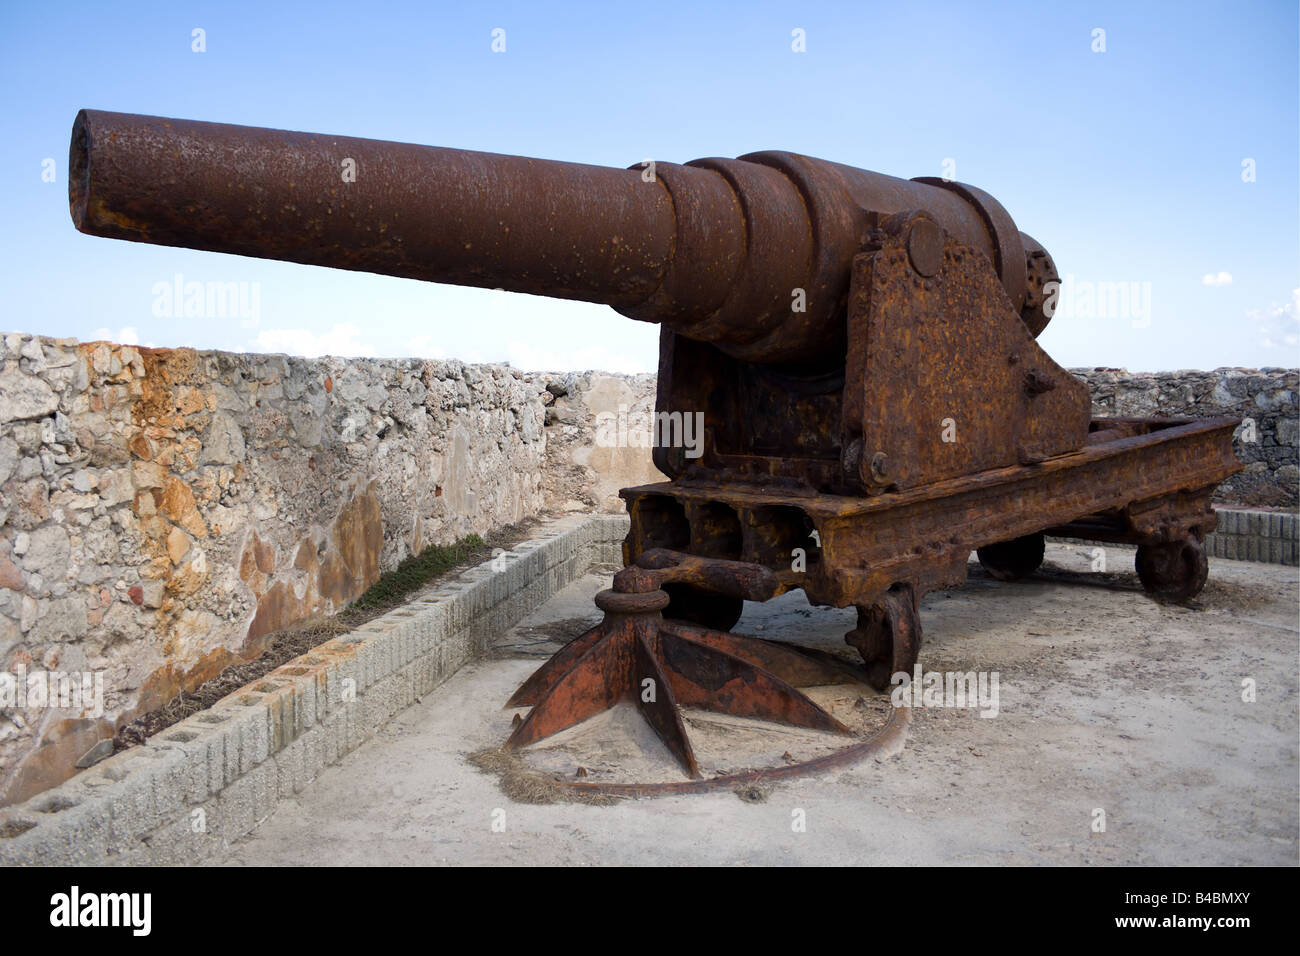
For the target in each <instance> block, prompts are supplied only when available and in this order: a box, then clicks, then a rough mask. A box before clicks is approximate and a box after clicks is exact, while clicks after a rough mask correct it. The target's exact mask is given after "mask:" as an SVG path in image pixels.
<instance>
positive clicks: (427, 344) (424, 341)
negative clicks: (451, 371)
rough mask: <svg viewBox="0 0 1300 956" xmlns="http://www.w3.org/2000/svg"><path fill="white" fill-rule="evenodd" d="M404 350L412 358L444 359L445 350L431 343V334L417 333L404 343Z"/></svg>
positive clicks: (445, 355)
mask: <svg viewBox="0 0 1300 956" xmlns="http://www.w3.org/2000/svg"><path fill="white" fill-rule="evenodd" d="M406 351H407V354H409V355H410V356H411V357H412V358H422V359H445V358H446V357H447V352H446V350H445V349H440V348H438V347H437V346H435V345H434V344H433V336H432V335H417V336H415V338H413V339H410V340H408V341H407V343H406Z"/></svg>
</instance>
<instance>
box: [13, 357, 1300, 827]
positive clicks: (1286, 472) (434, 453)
mask: <svg viewBox="0 0 1300 956" xmlns="http://www.w3.org/2000/svg"><path fill="white" fill-rule="evenodd" d="M1073 371H1074V372H1075V374H1077V375H1079V376H1081V377H1082V378H1084V379H1085V380H1086V381H1087V382H1088V383H1089V385H1090V387H1091V389H1092V392H1093V401H1094V413H1095V414H1098V415H1127V416H1150V415H1163V416H1195V417H1204V416H1210V415H1235V416H1239V417H1244V418H1252V419H1253V420H1254V422H1255V425H1256V433H1255V435H1254V436H1252V437H1254V438H1255V439H1256V440H1255V441H1253V442H1251V441H1246V440H1242V439H1240V438H1239V440H1238V443H1237V449H1238V454H1239V455H1240V457H1241V458H1242V460H1243V461H1245V462H1247V463H1248V464H1247V470H1246V472H1245V473H1243V475H1241V476H1238V477H1237V478H1235V479H1233V481H1232V482H1230V483H1229V484H1227V485H1225V486H1224V488H1223V489H1222V494H1221V495H1220V497H1221V498H1222V499H1223V500H1225V501H1228V502H1233V503H1239V504H1248V505H1258V504H1269V505H1283V506H1289V507H1292V508H1294V507H1295V503H1296V484H1297V467H1296V465H1297V461H1296V454H1297V452H1296V442H1297V395H1298V394H1300V387H1298V384H1300V383H1298V382H1297V373H1296V371H1295V370H1276V369H1270V370H1264V371H1254V370H1242V369H1219V370H1217V371H1215V372H1172V373H1160V374H1130V373H1128V372H1124V371H1120V370H1114V369H1075V370H1073ZM654 388H655V382H654V376H653V375H638V376H623V375H612V374H607V373H601V372H584V373H566V374H547V373H521V372H518V371H516V370H513V369H510V368H508V367H504V366H469V365H465V364H463V363H460V362H454V361H453V362H432V361H422V360H413V359H412V360H404V359H385V360H368V359H337V358H325V359H293V358H286V357H285V356H282V355H237V354H230V353H222V352H195V351H192V350H188V349H146V348H136V347H132V346H123V345H112V344H108V343H102V342H93V343H77V342H76V341H75V340H70V339H58V340H56V339H47V338H34V337H31V336H26V335H22V334H11V335H7V336H3V337H2V338H0V667H2V668H3V670H4V671H8V672H9V673H14V672H16V671H17V670H19V669H25V670H26V671H28V672H34V671H46V672H48V671H64V672H80V673H87V672H102V673H103V674H104V675H105V679H104V690H105V697H106V699H105V701H104V704H105V707H104V711H103V713H102V715H88V714H86V713H84V712H83V711H82V710H80V709H78V708H74V707H22V706H18V707H3V706H2V705H0V805H3V804H6V803H12V802H16V801H19V800H22V799H25V798H26V797H28V796H30V795H32V794H34V793H37V792H40V791H41V790H44V789H46V788H48V787H49V786H52V785H54V784H56V783H58V782H60V781H62V780H64V779H66V778H67V777H68V776H70V775H71V774H72V773H73V772H74V765H75V762H76V761H77V759H78V758H80V757H81V756H82V755H83V754H85V753H86V752H87V751H89V750H90V749H91V748H92V747H93V746H94V745H95V744H96V743H97V742H98V741H101V740H104V739H107V738H109V737H111V736H112V734H113V733H114V731H115V729H116V728H117V727H118V726H120V725H121V724H122V723H125V722H127V721H129V720H131V719H132V718H134V717H135V716H137V715H138V714H141V713H145V712H148V711H149V710H152V709H154V708H155V707H157V706H159V705H160V704H162V703H165V702H166V701H167V700H168V699H169V698H170V697H172V696H173V695H174V694H175V693H176V692H177V691H178V690H180V689H183V688H192V687H194V686H197V684H199V683H202V682H203V681H204V680H206V679H208V678H209V677H212V676H215V675H216V674H217V673H219V672H220V671H221V670H222V669H223V668H224V667H226V666H227V665H228V664H230V663H234V662H236V661H238V660H241V659H245V658H247V657H251V656H254V655H256V654H257V653H259V652H260V650H261V648H262V646H263V645H264V643H265V639H266V637H267V635H268V634H270V633H272V632H273V631H274V630H276V629H278V628H281V627H283V626H285V625H286V624H289V623H292V622H293V621H295V620H298V619H301V618H303V617H307V616H311V615H314V614H321V613H330V612H332V611H335V610H337V609H339V608H341V607H342V606H344V605H346V604H347V603H348V602H349V601H351V600H352V599H354V598H355V597H357V596H358V595H359V594H360V593H361V592H362V591H364V590H365V588H366V587H368V586H369V584H370V583H372V582H373V581H374V580H375V578H376V577H378V575H379V574H380V572H381V571H383V570H386V569H389V568H391V567H393V566H395V565H396V564H397V563H398V562H399V561H400V560H401V559H402V558H404V557H406V556H407V555H409V554H412V553H417V552H419V551H420V550H422V549H423V548H425V547H427V546H428V545H430V544H434V543H446V542H449V541H452V540H455V539H456V538H459V537H461V536H463V535H465V534H467V533H469V532H471V531H474V532H479V533H483V532H486V531H488V530H491V529H493V528H496V527H500V526H502V525H505V524H509V523H513V522H516V521H519V520H521V519H523V518H526V517H530V516H534V515H538V514H540V513H544V512H564V511H571V512H579V511H597V512H607V513H620V512H622V510H623V504H622V501H621V500H620V499H619V497H618V489H619V488H621V487H624V486H627V485H636V484H644V483H648V482H652V481H659V480H663V476H662V475H660V474H659V473H658V471H657V470H656V469H655V468H654V466H653V464H652V463H651V461H650V450H649V448H648V447H645V446H644V445H642V444H638V443H637V442H636V440H635V438H633V440H632V441H630V442H627V441H621V440H620V441H614V442H611V441H608V440H602V439H601V438H600V437H599V436H600V432H601V427H602V423H603V424H604V426H605V429H606V435H607V436H608V434H610V433H615V434H618V435H631V436H636V435H637V434H639V433H640V434H644V431H643V430H641V429H639V428H638V423H639V422H640V423H644V420H645V416H647V415H648V414H649V413H650V412H652V411H653V408H654Z"/></svg>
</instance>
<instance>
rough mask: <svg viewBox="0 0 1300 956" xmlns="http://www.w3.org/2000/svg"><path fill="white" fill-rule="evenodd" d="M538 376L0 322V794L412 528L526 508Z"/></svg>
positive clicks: (495, 521) (334, 592) (359, 582)
mask: <svg viewBox="0 0 1300 956" xmlns="http://www.w3.org/2000/svg"><path fill="white" fill-rule="evenodd" d="M543 394H546V395H547V396H548V397H549V395H550V393H544V382H543V383H542V384H538V382H536V381H529V380H528V379H526V378H525V377H524V376H523V375H521V373H519V372H517V371H514V370H512V369H510V368H507V367H503V366H468V365H464V364H462V363H460V362H426V361H420V360H365V359H346V360H345V359H333V358H327V359H320V360H308V359H292V358H286V357H285V356H281V355H234V354H228V353H220V352H195V351H192V350H188V349H174V350H173V349H146V348H136V347H132V346H122V345H111V344H108V343H84V344H78V343H77V342H75V341H74V340H54V339H46V338H33V337H31V336H25V335H21V334H11V335H7V336H4V337H3V339H0V662H2V663H3V665H4V667H5V669H6V670H8V671H10V672H11V673H13V672H15V670H16V669H18V668H20V667H21V668H22V669H25V670H26V671H27V672H29V673H30V672H36V671H45V672H50V671H61V672H83V673H84V672H96V671H101V672H103V673H104V690H105V698H106V699H105V701H104V704H105V707H104V712H103V714H102V715H95V716H91V715H84V714H83V712H82V711H81V710H80V709H76V708H55V707H36V708H24V707H22V706H18V707H13V708H7V709H5V710H3V711H0V803H10V802H15V801H17V800H21V799H24V798H25V797H27V796H29V795H31V794H33V793H36V792H39V791H40V790H43V789H45V788H47V787H48V786H51V785H53V784H55V783H57V782H59V781H61V780H63V779H66V777H67V776H69V775H70V774H71V772H72V769H73V765H74V763H75V761H76V760H77V759H78V758H80V757H81V756H82V755H83V754H84V753H86V751H88V750H89V749H90V748H91V747H92V746H93V745H94V744H95V743H96V742H97V741H100V740H102V739H105V738H107V737H110V736H111V735H112V734H113V732H114V730H115V728H116V727H117V726H119V725H120V724H122V723H124V722H126V721H129V720H130V719H132V718H133V717H134V716H136V715H138V714H141V713H145V712H148V711H149V710H151V709H154V708H155V707H157V706H158V705H160V704H162V703H164V702H166V701H167V700H168V699H169V698H170V697H171V696H173V695H174V694H175V693H176V692H177V691H178V690H180V689H182V688H192V687H194V686H197V684H199V683H201V682H202V681H204V680H206V679H208V678H210V677H213V676H215V675H216V674H218V673H219V672H220V671H221V670H222V669H224V668H225V667H226V666H227V665H229V664H231V663H234V662H236V661H237V660H240V659H243V658H247V657H250V656H253V655H255V654H257V653H259V652H260V650H261V648H262V646H263V644H264V640H265V638H266V635H268V634H269V633H271V632H272V631H274V630H276V629H277V628H281V627H283V626H284V625H286V624H288V623H290V622H292V621H294V620H297V619H300V618H303V617H306V616H309V615H312V614H320V613H330V612H332V611H335V610H337V609H340V608H341V607H343V606H344V605H346V604H347V603H348V602H349V601H351V600H353V599H354V598H356V597H357V596H358V595H360V594H361V593H362V591H364V590H365V588H366V587H368V586H369V585H370V584H371V583H372V582H373V581H374V580H375V579H376V578H377V577H378V575H379V574H380V572H381V570H383V569H387V568H391V567H392V566H394V565H396V564H397V563H398V562H399V561H400V560H401V559H402V558H404V557H406V556H407V555H409V554H412V553H416V552H419V551H420V550H422V549H423V548H424V547H426V546H428V545H429V544H431V543H446V542H449V541H451V540H454V539H456V538H458V537H460V536H463V535H465V534H467V533H469V532H480V533H482V532H486V531H488V530H490V529H492V528H496V527H500V526H502V525H505V524H509V523H512V522H515V521H519V520H520V519H522V518H525V517H528V516H532V515H536V514H537V513H539V512H540V511H541V510H542V506H543V489H542V471H543V462H544V458H545V454H546V440H545V437H544V432H543V427H544V417H545V406H544V405H543V403H542V402H543V399H542V395H543Z"/></svg>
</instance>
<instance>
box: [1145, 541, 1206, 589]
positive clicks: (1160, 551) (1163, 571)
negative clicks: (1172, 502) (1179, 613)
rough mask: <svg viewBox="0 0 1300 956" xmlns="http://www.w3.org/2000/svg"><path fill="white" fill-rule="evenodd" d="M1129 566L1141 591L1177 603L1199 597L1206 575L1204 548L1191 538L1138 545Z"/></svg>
mask: <svg viewBox="0 0 1300 956" xmlns="http://www.w3.org/2000/svg"><path fill="white" fill-rule="evenodd" d="M1133 564H1134V565H1135V566H1136V568H1137V575H1138V580H1139V581H1141V582H1142V589H1143V590H1144V591H1146V592H1147V593H1148V594H1151V595H1154V596H1155V597H1160V598H1164V599H1166V600H1169V601H1175V602H1179V603H1181V602H1183V601H1187V600H1190V599H1191V598H1194V597H1196V595H1198V594H1200V593H1201V588H1203V587H1205V579H1206V577H1207V576H1208V575H1209V573H1210V562H1209V560H1208V559H1207V558H1206V557H1205V548H1204V547H1203V546H1202V544H1201V542H1200V541H1198V540H1196V539H1195V538H1192V537H1187V538H1176V539H1174V540H1173V541H1166V542H1164V543H1163V544H1143V545H1139V546H1138V549H1137V558H1136V559H1135V560H1134V562H1133Z"/></svg>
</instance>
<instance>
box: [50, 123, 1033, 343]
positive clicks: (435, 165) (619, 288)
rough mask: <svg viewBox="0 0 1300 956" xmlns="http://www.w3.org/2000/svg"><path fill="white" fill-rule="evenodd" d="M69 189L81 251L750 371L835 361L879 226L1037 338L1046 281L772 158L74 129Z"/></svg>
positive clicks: (980, 236)
mask: <svg viewBox="0 0 1300 956" xmlns="http://www.w3.org/2000/svg"><path fill="white" fill-rule="evenodd" d="M68 191H69V204H70V207H71V212H72V218H73V221H74V223H75V224H76V226H77V228H78V229H79V230H81V231H82V232H85V233H89V234H91V235H97V236H107V237H111V238H116V239H129V240H132V241H135V242H150V243H156V244H159V245H169V246H184V247H189V248H194V249H204V250H208V251H213V252H227V253H235V254H238V255H247V256H256V257H259V258H264V259H282V260H287V261H291V262H301V263H307V264H310V265H322V266H330V267H332V268H337V269H353V270H358V271H363V272H376V273H381V274H385V275H394V276H402V277H405V278H411V279H424V280H428V281H432V282H446V283H453V284H457V285H469V286H478V287H481V288H501V289H507V290H510V291H513V292H527V293H532V294H535V295H546V296H552V297H558V298H566V299H578V300H583V301H588V302H600V303H604V304H607V305H610V306H612V307H613V308H615V309H616V310H618V311H619V312H621V313H622V314H624V315H627V316H629V317H632V318H635V319H640V320H643V321H647V322H656V323H662V324H664V325H666V326H668V327H669V328H671V329H672V330H673V331H675V332H677V333H679V334H681V335H685V336H687V337H689V338H693V339H698V340H701V341H705V342H710V343H713V344H714V345H716V346H717V347H718V348H720V349H722V350H723V351H725V352H727V353H728V354H730V355H733V356H735V357H737V358H740V359H742V360H745V361H752V362H762V363H777V364H808V363H814V364H827V363H830V362H834V361H837V360H842V357H843V354H844V346H845V342H844V338H845V325H844V308H845V301H846V297H847V294H848V285H849V267H850V264H851V262H852V259H853V256H854V255H855V254H856V253H857V252H859V251H860V250H861V249H862V248H863V247H864V245H865V244H866V243H867V242H868V241H869V238H870V234H871V231H872V229H873V228H874V226H875V225H876V223H878V222H879V221H880V218H881V217H883V216H888V215H892V214H894V213H898V212H905V211H912V210H923V211H925V212H927V213H928V214H929V215H931V216H932V217H933V218H934V219H935V221H937V222H938V223H939V224H940V225H942V226H943V228H944V229H945V230H947V232H948V233H950V234H951V235H953V236H954V237H956V238H957V239H959V240H960V241H962V242H964V243H966V244H967V245H970V246H972V247H974V248H975V249H977V250H979V251H980V252H982V253H983V254H984V255H985V256H986V257H987V258H988V260H989V262H990V264H991V266H992V268H993V269H995V270H996V272H997V274H998V276H999V278H1000V279H1001V281H1002V285H1003V288H1004V289H1005V290H1006V293H1007V295H1008V297H1009V298H1010V299H1011V302H1012V304H1013V306H1014V308H1015V309H1016V310H1018V311H1020V312H1021V314H1022V317H1023V318H1024V319H1025V322H1026V324H1027V325H1029V326H1030V328H1031V330H1032V331H1033V332H1034V333H1035V334H1037V333H1038V332H1039V331H1040V330H1041V328H1042V326H1044V325H1046V321H1047V318H1048V317H1049V316H1048V314H1047V312H1046V310H1045V309H1044V308H1043V304H1044V303H1043V294H1042V289H1043V286H1044V285H1045V284H1046V282H1047V281H1048V280H1050V279H1054V278H1055V269H1054V267H1053V266H1052V263H1051V260H1050V258H1049V257H1048V256H1047V254H1046V253H1045V251H1044V250H1043V249H1042V247H1041V246H1039V245H1038V243H1036V242H1035V241H1034V240H1033V239H1031V238H1030V237H1028V236H1025V235H1023V234H1022V233H1020V232H1018V231H1017V230H1016V228H1015V225H1014V223H1013V222H1012V221H1011V218H1010V216H1009V215H1008V214H1007V213H1006V211H1005V210H1004V209H1003V208H1002V206H1001V205H999V204H998V203H997V201H996V200H994V199H993V198H992V197H991V196H989V195H987V194H986V193H984V192H982V191H980V190H978V189H975V188H974V187H971V186H966V185H963V184H960V183H955V182H946V181H943V180H937V179H928V180H903V179H896V178H894V177H891V176H885V175H882V174H880V173H873V172H868V171H866V170H861V169H855V168H852V167H849V166H843V165H840V164H838V163H831V162H826V161H824V160H817V159H812V158H809V157H806V156H801V155H797V154H794V153H784V152H761V153H751V154H749V155H746V156H742V157H740V158H739V159H701V160H695V161H693V162H691V163H688V164H686V165H676V164H671V163H655V164H653V166H649V167H647V166H645V165H644V164H638V167H634V168H632V169H614V168H609V167H602V166H588V165H582V164H577V163H567V162H557V161H554V160H542V159H529V158H525V157H519V156H504V155H498V154H493V153H482V152H473V151H469V150H459V149H444V148H438V147H432V146H416V145H411V144H407V143H393V142H385V141H379V140H367V139H356V138H352V137H343V136H328V135H319V134H313V133H297V132H288V131H284V130H272V129H262V128H257V127H247V126H231V125H225V124H219V123H206V122H198V121H192V120H176V119H165V118H162V117H154V116H139V115H132V114H125V113H111V112H102V111H97V110H82V111H81V112H80V113H78V114H77V118H76V122H75V123H74V125H73V131H72V142H71V148H70V157H69V186H68ZM796 290H802V296H799V295H798V294H797V293H796ZM800 299H801V300H802V302H801V304H802V305H803V310H802V311H799V310H797V309H796V308H794V307H793V304H794V303H795V302H796V301H798V300H800Z"/></svg>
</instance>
